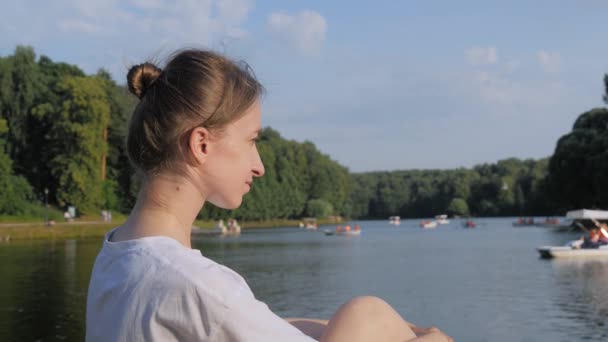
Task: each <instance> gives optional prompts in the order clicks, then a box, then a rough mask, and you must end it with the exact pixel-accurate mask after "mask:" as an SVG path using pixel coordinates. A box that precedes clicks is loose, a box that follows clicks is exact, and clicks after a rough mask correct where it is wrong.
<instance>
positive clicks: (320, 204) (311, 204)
mask: <svg viewBox="0 0 608 342" xmlns="http://www.w3.org/2000/svg"><path fill="white" fill-rule="evenodd" d="M333 211H334V209H333V207H332V205H331V203H329V202H327V201H324V200H322V199H312V200H310V201H308V203H307V204H306V215H307V216H310V217H327V216H330V215H332V214H333Z"/></svg>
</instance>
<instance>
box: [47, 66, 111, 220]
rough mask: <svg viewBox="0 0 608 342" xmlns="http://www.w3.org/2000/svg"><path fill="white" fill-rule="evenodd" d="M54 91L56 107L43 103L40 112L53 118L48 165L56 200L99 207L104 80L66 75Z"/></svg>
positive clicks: (106, 113)
mask: <svg viewBox="0 0 608 342" xmlns="http://www.w3.org/2000/svg"><path fill="white" fill-rule="evenodd" d="M56 92H57V94H58V95H59V98H60V101H59V107H58V108H56V109H58V110H56V111H55V110H53V109H54V107H53V106H42V107H41V108H40V111H39V115H41V116H43V117H47V118H48V119H49V120H50V121H51V122H52V127H51V129H50V132H49V137H50V141H51V142H52V144H51V147H50V148H51V150H52V155H53V157H52V159H51V160H50V168H51V174H52V176H53V177H54V180H55V184H56V186H57V191H56V197H57V201H58V203H59V205H61V206H64V205H66V204H72V205H76V206H77V207H79V208H80V209H82V210H88V209H97V208H100V207H101V206H103V205H104V198H103V185H102V156H103V155H104V154H105V153H107V144H106V142H105V139H104V130H105V129H106V128H107V126H108V123H109V120H110V106H109V104H108V100H107V94H106V89H105V85H104V82H103V80H101V79H99V78H96V77H80V76H76V77H74V76H68V77H65V78H63V79H62V80H61V81H60V82H59V83H58V84H57V89H56ZM46 110H49V111H46Z"/></svg>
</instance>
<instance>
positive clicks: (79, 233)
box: [0, 219, 347, 242]
mask: <svg viewBox="0 0 608 342" xmlns="http://www.w3.org/2000/svg"><path fill="white" fill-rule="evenodd" d="M123 222H124V219H123V220H113V221H112V222H103V221H74V222H58V223H56V224H55V225H53V226H47V225H45V224H44V223H43V222H0V242H10V241H12V240H69V239H88V238H100V237H103V236H104V235H105V233H106V232H107V231H109V230H110V229H112V228H114V227H117V226H119V225H121V224H122V223H123ZM300 222H301V221H300V220H267V221H243V222H240V223H239V224H240V225H241V229H242V230H243V231H246V230H249V229H265V228H279V227H298V226H299V224H300ZM343 222H347V221H346V220H345V221H343ZM318 224H319V225H325V224H336V223H335V222H333V221H330V220H318ZM216 225H217V222H216V221H201V220H196V221H194V224H193V227H198V228H201V229H203V230H210V231H211V230H212V229H214V228H215V226H216Z"/></svg>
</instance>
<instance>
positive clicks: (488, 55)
mask: <svg viewBox="0 0 608 342" xmlns="http://www.w3.org/2000/svg"><path fill="white" fill-rule="evenodd" d="M465 54H466V58H467V61H468V62H469V63H470V64H471V65H475V66H477V65H491V64H496V63H497V62H498V53H497V52H496V47H494V46H489V47H477V46H476V47H472V48H470V49H468V50H467V51H466V53H465Z"/></svg>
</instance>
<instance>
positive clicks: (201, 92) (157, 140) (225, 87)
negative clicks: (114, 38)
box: [127, 49, 264, 173]
mask: <svg viewBox="0 0 608 342" xmlns="http://www.w3.org/2000/svg"><path fill="white" fill-rule="evenodd" d="M127 83H128V87H129V91H131V93H133V94H134V95H135V96H137V97H138V98H139V99H140V101H139V104H138V105H137V107H136V108H135V110H134V112H133V115H132V117H131V120H130V123H129V132H128V136H127V153H128V155H129V159H130V160H131V162H132V163H133V164H134V165H135V167H137V168H138V169H140V170H141V171H144V172H145V173H148V172H158V171H162V170H167V169H169V170H175V169H178V168H179V167H178V166H177V163H178V162H180V161H187V160H189V159H188V153H187V151H188V148H187V147H188V139H189V136H190V134H191V132H192V130H193V129H194V128H196V127H205V128H207V129H209V130H210V131H211V132H216V133H218V134H221V131H222V128H224V127H225V126H226V125H227V124H229V123H231V122H233V121H235V120H237V119H239V118H240V117H241V116H242V115H243V114H244V113H245V112H246V110H247V109H248V108H249V107H250V106H251V105H253V104H254V103H255V101H257V100H258V99H259V97H260V96H261V95H262V93H263V92H264V89H263V87H262V85H261V84H260V83H259V82H258V81H257V80H256V78H255V75H254V74H253V72H252V71H251V69H250V68H249V66H248V65H246V64H245V63H242V64H237V63H235V62H233V61H231V60H230V59H228V58H227V57H224V56H222V55H220V54H217V53H215V52H211V51H206V50H199V49H187V50H181V51H178V52H176V53H175V54H174V55H173V56H172V57H171V58H170V59H169V62H168V63H167V65H166V66H165V68H164V69H160V68H158V67H157V66H156V65H154V64H153V63H149V62H146V63H143V64H139V65H135V66H133V67H131V69H130V70H129V72H128V74H127Z"/></svg>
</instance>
